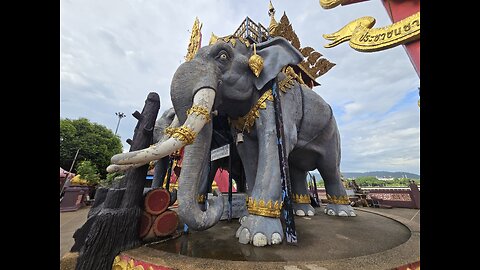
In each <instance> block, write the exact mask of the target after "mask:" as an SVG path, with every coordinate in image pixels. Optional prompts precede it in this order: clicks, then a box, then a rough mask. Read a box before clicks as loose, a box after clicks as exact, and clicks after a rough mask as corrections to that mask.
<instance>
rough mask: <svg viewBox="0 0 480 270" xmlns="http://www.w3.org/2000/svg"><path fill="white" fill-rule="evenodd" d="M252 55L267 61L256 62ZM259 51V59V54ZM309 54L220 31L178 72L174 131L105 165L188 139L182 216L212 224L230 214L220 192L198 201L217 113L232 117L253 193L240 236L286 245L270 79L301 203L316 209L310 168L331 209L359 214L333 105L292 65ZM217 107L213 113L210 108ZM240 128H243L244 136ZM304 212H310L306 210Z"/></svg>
mask: <svg viewBox="0 0 480 270" xmlns="http://www.w3.org/2000/svg"><path fill="white" fill-rule="evenodd" d="M252 55H258V56H259V57H261V58H262V59H263V69H261V68H260V67H261V66H262V65H257V64H255V63H252V61H251V60H250V59H252V58H254V57H252ZM255 58H258V57H255ZM302 59H303V57H302V55H301V54H300V53H299V51H298V50H297V49H295V47H293V46H292V45H291V44H290V43H289V42H288V41H287V40H286V39H284V38H282V37H275V38H271V39H269V40H267V41H265V42H262V43H258V44H256V46H255V45H252V44H250V43H249V42H248V40H245V39H243V38H235V37H231V36H229V38H218V39H217V41H216V42H213V43H212V44H211V45H209V46H205V47H202V48H200V49H199V50H198V52H197V54H196V55H195V57H194V58H193V59H192V60H191V61H188V62H185V63H183V64H181V65H180V66H179V67H178V69H177V71H176V72H175V75H174V77H173V79H172V84H171V91H170V95H171V99H172V104H173V106H174V108H175V112H176V114H177V117H178V124H179V126H178V127H176V128H173V129H170V130H169V131H168V132H167V133H169V135H170V138H169V139H168V140H166V141H164V142H163V143H161V144H157V145H155V146H152V147H149V148H147V149H143V150H139V151H135V152H129V153H123V154H118V155H115V156H113V157H112V159H111V162H112V165H110V166H109V167H108V168H107V170H108V171H117V170H126V169H128V168H132V167H138V166H141V165H142V164H145V163H146V162H149V161H151V160H155V159H159V158H161V157H164V156H166V155H168V154H170V153H172V152H173V151H176V150H177V149H180V148H181V147H183V146H184V145H186V147H185V152H184V158H183V163H182V172H181V177H180V184H179V190H178V204H179V207H178V214H179V215H180V217H181V218H182V220H183V221H184V222H185V223H186V224H188V226H189V228H191V229H193V230H205V229H208V228H210V227H212V226H214V225H215V224H216V223H217V222H218V221H219V219H220V217H221V215H222V211H223V199H222V198H221V196H213V198H209V199H208V208H207V209H206V210H205V211H202V208H201V207H200V206H199V204H198V203H197V201H196V198H197V196H198V190H199V185H200V183H201V182H202V179H205V177H206V176H205V175H206V174H207V173H208V172H207V169H206V168H207V166H206V165H207V163H208V162H209V159H210V145H211V139H212V130H213V128H212V121H211V118H212V115H226V116H228V117H229V119H230V123H231V132H232V134H235V136H234V137H236V136H240V137H241V136H243V143H239V144H238V145H237V149H238V153H239V155H240V158H241V160H242V163H243V166H244V171H245V177H246V192H247V195H248V203H247V208H248V213H249V214H248V215H247V216H246V217H245V218H244V219H243V220H242V221H241V225H240V227H239V229H238V230H237V233H236V236H237V237H238V239H239V242H240V243H243V244H247V243H252V244H253V245H255V246H265V245H272V244H280V243H281V242H282V241H283V238H284V233H283V230H282V224H281V221H280V213H281V209H282V184H281V178H280V163H279V154H278V149H277V135H276V130H275V112H274V106H273V103H272V101H273V98H272V90H271V89H272V86H273V84H274V83H275V84H276V85H278V88H279V90H280V91H279V92H280V99H281V105H282V112H283V124H284V131H285V142H284V143H285V146H286V152H287V156H288V165H289V169H290V178H291V183H292V192H293V201H294V210H295V212H296V213H297V214H300V215H302V214H303V215H305V214H306V215H313V214H314V209H313V208H312V207H311V206H310V198H309V196H308V189H307V185H306V175H307V172H308V171H311V170H315V169H318V170H319V172H320V173H321V175H322V178H323V180H324V182H325V188H326V192H327V198H328V200H329V203H328V204H327V206H326V208H325V213H327V214H329V215H334V216H355V212H354V211H353V208H352V207H351V206H350V205H349V200H348V197H347V194H346V191H345V188H344V186H343V185H342V182H341V180H340V170H339V165H340V134H339V131H338V128H337V124H336V121H335V118H334V116H333V112H332V109H331V107H330V106H329V105H328V104H327V103H326V102H325V101H324V100H323V99H322V98H321V97H320V96H319V95H318V94H317V93H315V92H314V91H312V90H311V89H309V88H307V87H306V86H305V85H302V83H301V81H302V80H301V78H298V75H297V74H295V72H293V71H292V68H291V67H292V66H294V65H297V64H298V63H300V62H301V61H302ZM212 112H214V113H212ZM238 134H239V135H238ZM302 212H303V213H302Z"/></svg>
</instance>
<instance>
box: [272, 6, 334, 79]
mask: <svg viewBox="0 0 480 270" xmlns="http://www.w3.org/2000/svg"><path fill="white" fill-rule="evenodd" d="M272 13H273V14H272V15H270V16H271V17H272V18H273V16H274V13H275V12H274V11H273V12H272ZM269 14H270V11H269ZM275 22H276V21H275ZM271 27H272V32H271V33H270V35H271V36H281V37H284V38H285V39H287V40H288V41H289V42H290V43H291V44H292V46H293V47H295V48H296V49H297V50H298V51H299V52H300V53H301V54H302V55H303V56H304V57H305V59H304V60H303V61H302V62H300V63H299V64H298V65H297V66H298V67H299V68H300V69H301V70H302V71H303V72H304V73H305V74H306V75H307V76H308V77H309V78H310V80H312V81H313V83H314V85H319V84H318V83H317V82H316V81H315V79H317V78H318V77H320V76H322V75H323V74H325V73H327V72H328V71H329V70H330V69H331V68H332V67H334V66H335V64H334V63H332V62H330V61H328V60H327V59H325V58H320V57H322V56H323V55H322V54H321V53H319V52H317V51H315V49H313V48H312V47H304V48H301V47H300V40H299V39H298V36H297V34H296V33H295V31H294V30H293V27H292V25H291V24H290V21H289V20H288V17H287V15H286V14H285V13H283V16H282V18H281V19H280V23H277V24H276V25H275V23H273V25H271Z"/></svg>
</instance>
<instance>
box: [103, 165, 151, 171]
mask: <svg viewBox="0 0 480 270" xmlns="http://www.w3.org/2000/svg"><path fill="white" fill-rule="evenodd" d="M145 164H146V163H143V164H139V163H136V164H128V165H117V164H113V165H109V166H108V167H107V172H109V173H114V172H124V171H126V170H129V169H133V168H138V167H140V166H143V165H145Z"/></svg>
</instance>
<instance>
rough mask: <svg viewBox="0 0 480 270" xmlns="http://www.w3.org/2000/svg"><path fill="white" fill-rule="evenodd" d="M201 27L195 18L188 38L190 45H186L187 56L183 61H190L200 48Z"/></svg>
mask: <svg viewBox="0 0 480 270" xmlns="http://www.w3.org/2000/svg"><path fill="white" fill-rule="evenodd" d="M202 25H203V24H201V23H200V21H199V20H198V17H195V22H194V23H193V27H192V34H191V36H190V43H189V44H188V49H187V55H186V56H185V61H187V62H188V61H190V60H192V59H193V57H194V56H195V54H196V53H197V51H198V49H199V48H200V45H201V42H202Z"/></svg>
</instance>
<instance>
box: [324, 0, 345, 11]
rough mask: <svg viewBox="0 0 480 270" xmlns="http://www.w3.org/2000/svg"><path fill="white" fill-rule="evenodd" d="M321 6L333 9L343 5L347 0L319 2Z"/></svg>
mask: <svg viewBox="0 0 480 270" xmlns="http://www.w3.org/2000/svg"><path fill="white" fill-rule="evenodd" d="M319 2H320V6H322V8H324V9H331V8H334V7H336V6H338V5H341V4H343V3H344V2H345V0H319Z"/></svg>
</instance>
